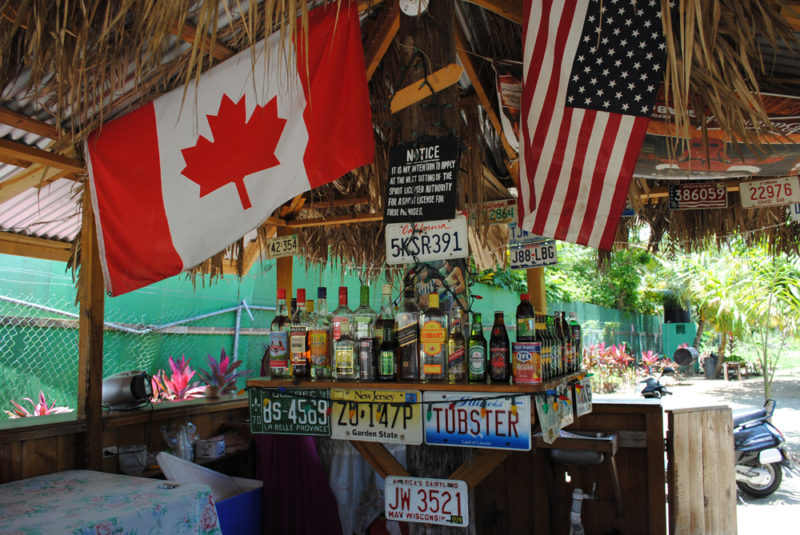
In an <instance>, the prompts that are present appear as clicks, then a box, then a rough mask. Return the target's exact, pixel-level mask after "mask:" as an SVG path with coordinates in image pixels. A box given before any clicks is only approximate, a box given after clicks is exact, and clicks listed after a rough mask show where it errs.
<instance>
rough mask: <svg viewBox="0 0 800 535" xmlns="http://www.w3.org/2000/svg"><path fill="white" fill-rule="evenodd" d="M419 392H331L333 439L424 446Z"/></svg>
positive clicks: (337, 389) (353, 390)
mask: <svg viewBox="0 0 800 535" xmlns="http://www.w3.org/2000/svg"><path fill="white" fill-rule="evenodd" d="M420 397H421V396H420V393H419V392H418V391H416V390H357V389H348V388H333V389H331V403H332V404H333V405H332V407H333V411H332V413H331V438H337V439H341V440H363V441H365V442H384V443H394V444H422V410H421V408H420V403H419V401H420Z"/></svg>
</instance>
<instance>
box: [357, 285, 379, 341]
mask: <svg viewBox="0 0 800 535" xmlns="http://www.w3.org/2000/svg"><path fill="white" fill-rule="evenodd" d="M376 317H377V314H375V311H374V310H372V309H371V308H370V306H369V286H362V287H361V292H360V293H359V305H358V308H357V309H356V310H355V312H353V325H354V328H353V338H355V339H356V340H361V339H362V338H372V337H373V336H375V332H374V329H375V318H376Z"/></svg>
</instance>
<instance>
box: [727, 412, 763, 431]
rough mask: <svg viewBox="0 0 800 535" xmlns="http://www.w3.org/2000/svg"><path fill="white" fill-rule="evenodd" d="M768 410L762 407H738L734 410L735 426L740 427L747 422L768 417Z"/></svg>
mask: <svg viewBox="0 0 800 535" xmlns="http://www.w3.org/2000/svg"><path fill="white" fill-rule="evenodd" d="M766 416H767V411H766V410H764V409H763V408H762V409H737V410H735V411H733V427H739V426H740V425H744V424H746V423H747V422H754V421H756V420H760V419H762V418H766Z"/></svg>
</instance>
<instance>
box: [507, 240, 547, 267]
mask: <svg viewBox="0 0 800 535" xmlns="http://www.w3.org/2000/svg"><path fill="white" fill-rule="evenodd" d="M509 259H510V261H509V267H510V268H511V269H528V268H534V267H542V266H554V265H556V264H558V253H557V252H556V242H555V240H548V241H544V242H540V243H529V244H527V245H520V246H519V247H512V248H511V250H510V255H509Z"/></svg>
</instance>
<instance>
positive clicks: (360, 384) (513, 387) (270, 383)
mask: <svg viewBox="0 0 800 535" xmlns="http://www.w3.org/2000/svg"><path fill="white" fill-rule="evenodd" d="M584 375H586V371H585V370H581V371H578V372H573V373H569V374H567V375H562V376H560V377H557V378H555V379H551V380H549V381H545V382H543V383H538V384H533V385H529V384H470V383H456V384H450V383H409V382H400V381H393V382H375V381H309V380H299V381H293V380H272V379H270V378H269V377H256V378H253V379H248V380H247V386H248V387H255V388H352V389H361V390H420V391H427V390H433V391H441V390H444V391H448V392H486V393H506V392H509V393H514V392H519V393H537V392H544V391H545V390H551V389H553V388H555V387H556V386H558V385H560V384H562V383H565V382H569V381H572V380H573V379H579V378H581V377H583V376H584Z"/></svg>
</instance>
